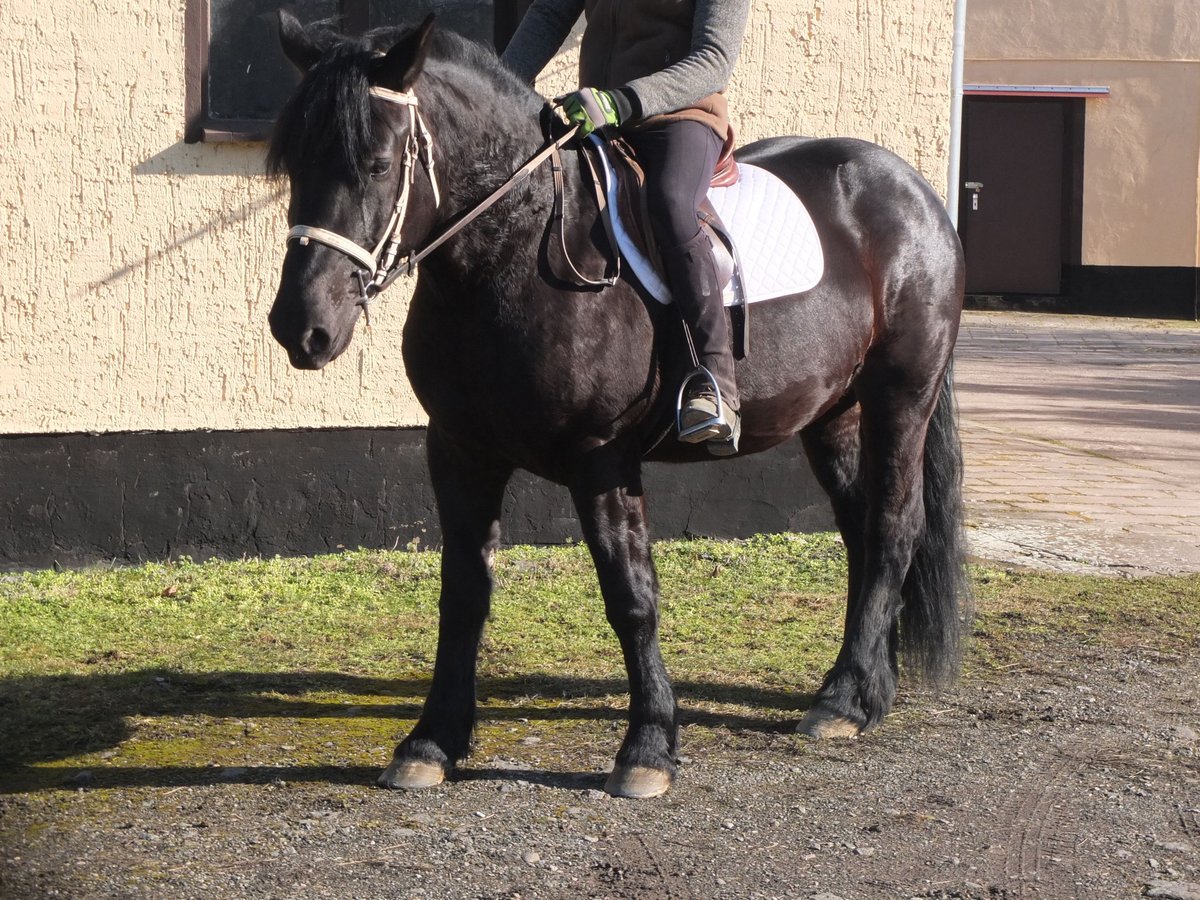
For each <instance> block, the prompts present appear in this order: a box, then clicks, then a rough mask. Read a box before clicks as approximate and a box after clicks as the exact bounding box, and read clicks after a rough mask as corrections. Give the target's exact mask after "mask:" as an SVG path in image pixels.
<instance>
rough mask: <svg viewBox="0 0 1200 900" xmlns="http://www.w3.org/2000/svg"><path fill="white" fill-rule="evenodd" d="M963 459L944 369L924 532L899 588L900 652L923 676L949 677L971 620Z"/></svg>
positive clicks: (928, 453)
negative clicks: (901, 600)
mask: <svg viewBox="0 0 1200 900" xmlns="http://www.w3.org/2000/svg"><path fill="white" fill-rule="evenodd" d="M962 473H963V458H962V444H961V443H960V442H959V437H958V407H957V404H956V403H955V402H954V388H953V373H952V370H951V369H947V371H946V374H945V376H944V378H943V381H942V390H941V394H940V395H939V396H938V401H937V407H936V408H935V409H934V412H933V417H932V418H931V419H930V421H929V430H928V432H927V434H926V436H925V467H924V477H925V489H924V501H925V533H924V537H923V539H922V540H921V543H920V545H919V546H918V549H917V552H916V555H915V556H914V558H913V563H912V567H911V568H910V569H909V571H908V576H907V577H906V578H905V580H904V587H903V588H902V590H901V596H902V597H903V601H904V606H903V608H902V612H901V615H900V651H901V653H902V655H903V656H904V659H905V662H906V663H907V664H908V666H909V667H911V668H912V670H913V671H914V672H915V673H916V674H918V675H920V676H921V677H922V678H923V679H924V680H925V681H927V682H931V683H933V684H944V683H946V682H949V681H951V680H952V679H953V678H954V677H955V676H956V675H957V674H958V670H959V665H960V663H961V661H962V652H963V645H964V643H965V637H966V634H967V631H968V629H969V628H970V620H971V594H970V585H969V582H968V579H967V570H966V536H965V535H964V533H963V499H962Z"/></svg>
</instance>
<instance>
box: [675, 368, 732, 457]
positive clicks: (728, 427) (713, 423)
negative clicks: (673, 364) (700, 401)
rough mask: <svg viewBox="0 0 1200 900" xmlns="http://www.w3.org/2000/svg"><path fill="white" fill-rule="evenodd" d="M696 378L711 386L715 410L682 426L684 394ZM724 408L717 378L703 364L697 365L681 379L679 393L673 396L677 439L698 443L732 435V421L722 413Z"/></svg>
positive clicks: (688, 442) (727, 437)
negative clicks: (715, 399) (715, 400)
mask: <svg viewBox="0 0 1200 900" xmlns="http://www.w3.org/2000/svg"><path fill="white" fill-rule="evenodd" d="M697 378H700V379H702V380H703V381H704V382H706V383H707V385H708V386H709V387H711V388H712V392H713V394H715V395H716V398H717V411H716V413H714V414H713V415H711V416H709V417H708V418H707V419H702V420H700V421H699V422H696V423H694V424H692V425H689V426H688V427H687V428H684V427H683V404H684V396H685V395H686V394H687V393H688V386H689V385H691V383H692V382H693V381H694V380H695V379H697ZM724 410H725V401H724V399H723V398H722V397H721V387H720V385H718V384H717V379H716V378H714V377H713V373H712V372H710V371H709V370H708V369H707V368H705V367H704V366H697V367H696V368H695V369H693V370H692V371H691V372H690V373H689V374H688V376H687V377H686V378H684V379H683V382H682V383H681V384H680V385H679V393H678V394H677V395H676V397H675V430H676V431H677V432H678V433H679V440H681V441H683V442H684V443H685V444H700V443H703V442H704V441H712V440H718V441H723V440H729V439H730V438H732V437H734V428H733V423H731V422H730V421H729V420H728V419H726V418H725V417H724V416H723V415H722V412H723V411H724Z"/></svg>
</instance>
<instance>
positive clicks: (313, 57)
mask: <svg viewBox="0 0 1200 900" xmlns="http://www.w3.org/2000/svg"><path fill="white" fill-rule="evenodd" d="M279 43H280V44H281V45H282V46H283V52H284V55H285V56H287V58H288V59H290V60H291V61H292V65H294V66H295V67H296V68H297V69H299V70H300V71H301V72H307V71H308V70H309V69H311V68H312V67H313V66H314V65H316V63H317V60H318V59H320V58H321V48H320V47H318V46H317V43H316V42H315V41H314V40H313V39H312V38H311V37H309V34H308V32H307V31H305V30H304V26H303V25H301V24H300V20H299V19H297V18H296V17H295V16H293V15H292V14H291V13H290V12H288V11H287V10H286V9H280V10H279Z"/></svg>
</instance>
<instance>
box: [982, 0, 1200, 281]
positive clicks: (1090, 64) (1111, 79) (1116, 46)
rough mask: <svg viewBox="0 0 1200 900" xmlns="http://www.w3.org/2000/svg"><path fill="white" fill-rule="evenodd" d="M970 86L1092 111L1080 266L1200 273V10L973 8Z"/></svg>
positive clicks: (1092, 1)
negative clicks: (1066, 100) (1094, 89)
mask: <svg viewBox="0 0 1200 900" xmlns="http://www.w3.org/2000/svg"><path fill="white" fill-rule="evenodd" d="M967 10H968V12H967V48H966V49H967V61H966V80H967V81H968V82H970V83H982V84H1064V85H1102V86H1107V87H1109V88H1111V89H1112V92H1111V94H1110V95H1109V96H1108V97H1105V98H1098V99H1093V100H1087V101H1086V103H1087V115H1086V124H1085V138H1084V140H1085V144H1084V198H1083V221H1084V225H1083V229H1084V230H1083V260H1082V261H1083V264H1084V265H1093V266H1185V267H1197V266H1200V3H1194V2H1191V3H1182V2H1178V0H1033V2H1029V3H1025V4H1021V5H1016V4H1013V3H1011V2H1009V0H970V2H969V4H968V7H967Z"/></svg>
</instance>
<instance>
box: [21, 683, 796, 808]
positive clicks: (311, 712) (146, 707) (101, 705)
mask: <svg viewBox="0 0 1200 900" xmlns="http://www.w3.org/2000/svg"><path fill="white" fill-rule="evenodd" d="M675 689H676V694H677V696H678V697H679V701H680V705H681V714H680V723H681V724H682V725H701V726H705V727H711V728H727V729H734V730H739V731H758V732H765V733H772V732H779V731H784V730H788V729H789V728H792V727H794V725H795V718H798V716H799V713H800V712H802V711H803V710H804V709H805V708H807V706H808V705H809V704H810V703H811V700H812V696H811V695H810V694H803V693H792V692H787V691H782V690H771V689H765V688H759V687H749V686H744V685H729V684H719V683H708V682H702V681H686V680H681V681H677V682H676V683H675ZM428 690H429V680H428V679H427V678H419V679H381V678H370V677H364V676H356V675H346V674H341V673H335V672H297V673H258V672H216V673H206V674H196V673H187V672H178V671H172V670H168V669H143V670H139V671H135V672H124V673H117V674H96V675H55V676H31V677H25V678H9V679H5V680H3V681H0V719H3V720H5V737H4V740H3V742H0V794H6V793H7V794H11V793H23V792H28V791H31V790H50V789H59V788H62V787H64V786H67V787H83V786H87V787H135V786H146V787H152V786H170V787H177V786H188V785H201V784H214V783H222V782H224V783H269V782H272V781H280V780H282V781H287V782H324V783H371V782H372V781H373V780H374V778H375V776H376V775H377V774H378V769H376V768H367V767H361V766H330V765H266V766H263V765H252V766H245V767H239V766H235V767H231V768H222V767H220V766H219V765H213V764H211V763H210V761H209V760H208V758H207V756H205V758H204V762H205V763H209V764H201V765H196V766H178V765H164V766H149V765H147V766H127V767H122V766H119V765H111V766H110V765H103V766H99V767H97V768H96V769H95V770H94V772H91V773H87V774H86V776H84V777H83V778H82V779H81V780H75V779H76V777H77V776H78V771H77V770H74V769H71V770H70V771H66V770H65V769H64V768H62V767H46V766H45V764H48V763H54V762H55V761H58V760H64V759H69V758H72V757H78V756H83V755H86V754H91V753H97V752H103V751H107V750H111V749H115V748H116V747H118V746H119V745H120V744H122V743H123V742H124V741H127V740H128V739H129V738H131V737H133V734H134V727H133V725H132V724H131V720H136V719H139V718H153V717H166V718H170V719H178V720H187V719H189V718H192V717H209V718H217V719H225V720H241V719H245V720H262V719H269V718H275V717H279V718H286V719H294V720H305V719H307V720H320V719H333V718H338V719H346V718H352V717H360V716H361V717H363V718H365V719H391V720H395V721H396V724H397V727H398V728H401V729H406V728H407V727H409V726H410V725H411V724H412V722H413V721H415V719H416V718H417V716H418V715H419V714H420V712H421V707H422V704H423V701H424V697H425V695H426V694H427V693H428ZM626 690H627V687H626V684H625V682H624V681H623V680H618V679H595V678H593V679H587V678H570V677H549V676H509V677H500V678H485V679H481V680H480V682H479V702H480V706H479V716H478V719H479V723H480V724H481V725H486V724H492V723H497V722H499V723H505V722H513V723H516V722H536V721H542V722H562V721H588V720H592V721H596V720H599V721H611V722H614V723H621V722H623V721H624V720H625V719H626V715H627V709H626V704H627V697H626ZM320 694H335V695H339V696H338V697H337V698H336V699H328V700H326V699H313V696H312V695H320ZM375 697H377V698H386V699H385V700H384V702H371V698H375ZM589 700H591V701H599V702H593V703H588V702H587V701H589ZM581 701H582V702H581ZM356 702H357V703H359V704H360V705H358V706H354V705H352V704H354V703H356ZM706 704H728V705H733V706H744V707H750V708H754V709H763V710H774V711H776V712H782V713H784V714H785V716H778V715H776V716H771V715H770V714H769V713H767V714H765V715H753V714H750V715H748V714H745V713H741V712H727V711H713V710H711V709H705V708H700V706H702V705H706ZM793 713H794V714H796V715H795V717H794V718H792V719H791V722H790V723H789V722H788V721H787V717H788V716H790V714H793ZM205 727H206V723H204V722H198V723H197V722H193V723H190V729H189V730H190V731H192V732H195V731H197V730H199V729H203V728H205ZM206 752H207V753H208V754H209V755H211V753H212V751H211V750H210V751H206ZM329 755H330V756H335V755H337V752H336V751H335V750H331V751H330V753H329ZM64 773H65V774H66V775H67V776H69V777H67V779H66V780H65V781H64ZM461 777H462V778H464V779H470V780H477V779H481V778H491V779H497V780H499V779H505V778H521V779H523V780H525V781H536V780H538V779H546V778H549V779H551V780H552V781H551V782H547V783H554V784H568V783H569V784H570V785H571V786H576V787H577V786H578V785H577V784H576V782H579V783H582V782H583V781H587V782H588V783H587V784H583V786H584V787H589V786H592V785H591V780H594V775H593V774H591V773H550V772H532V771H526V770H512V771H509V770H506V769H472V770H469V771H466V772H464V773H463V774H462V775H461ZM563 779H566V781H563Z"/></svg>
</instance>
